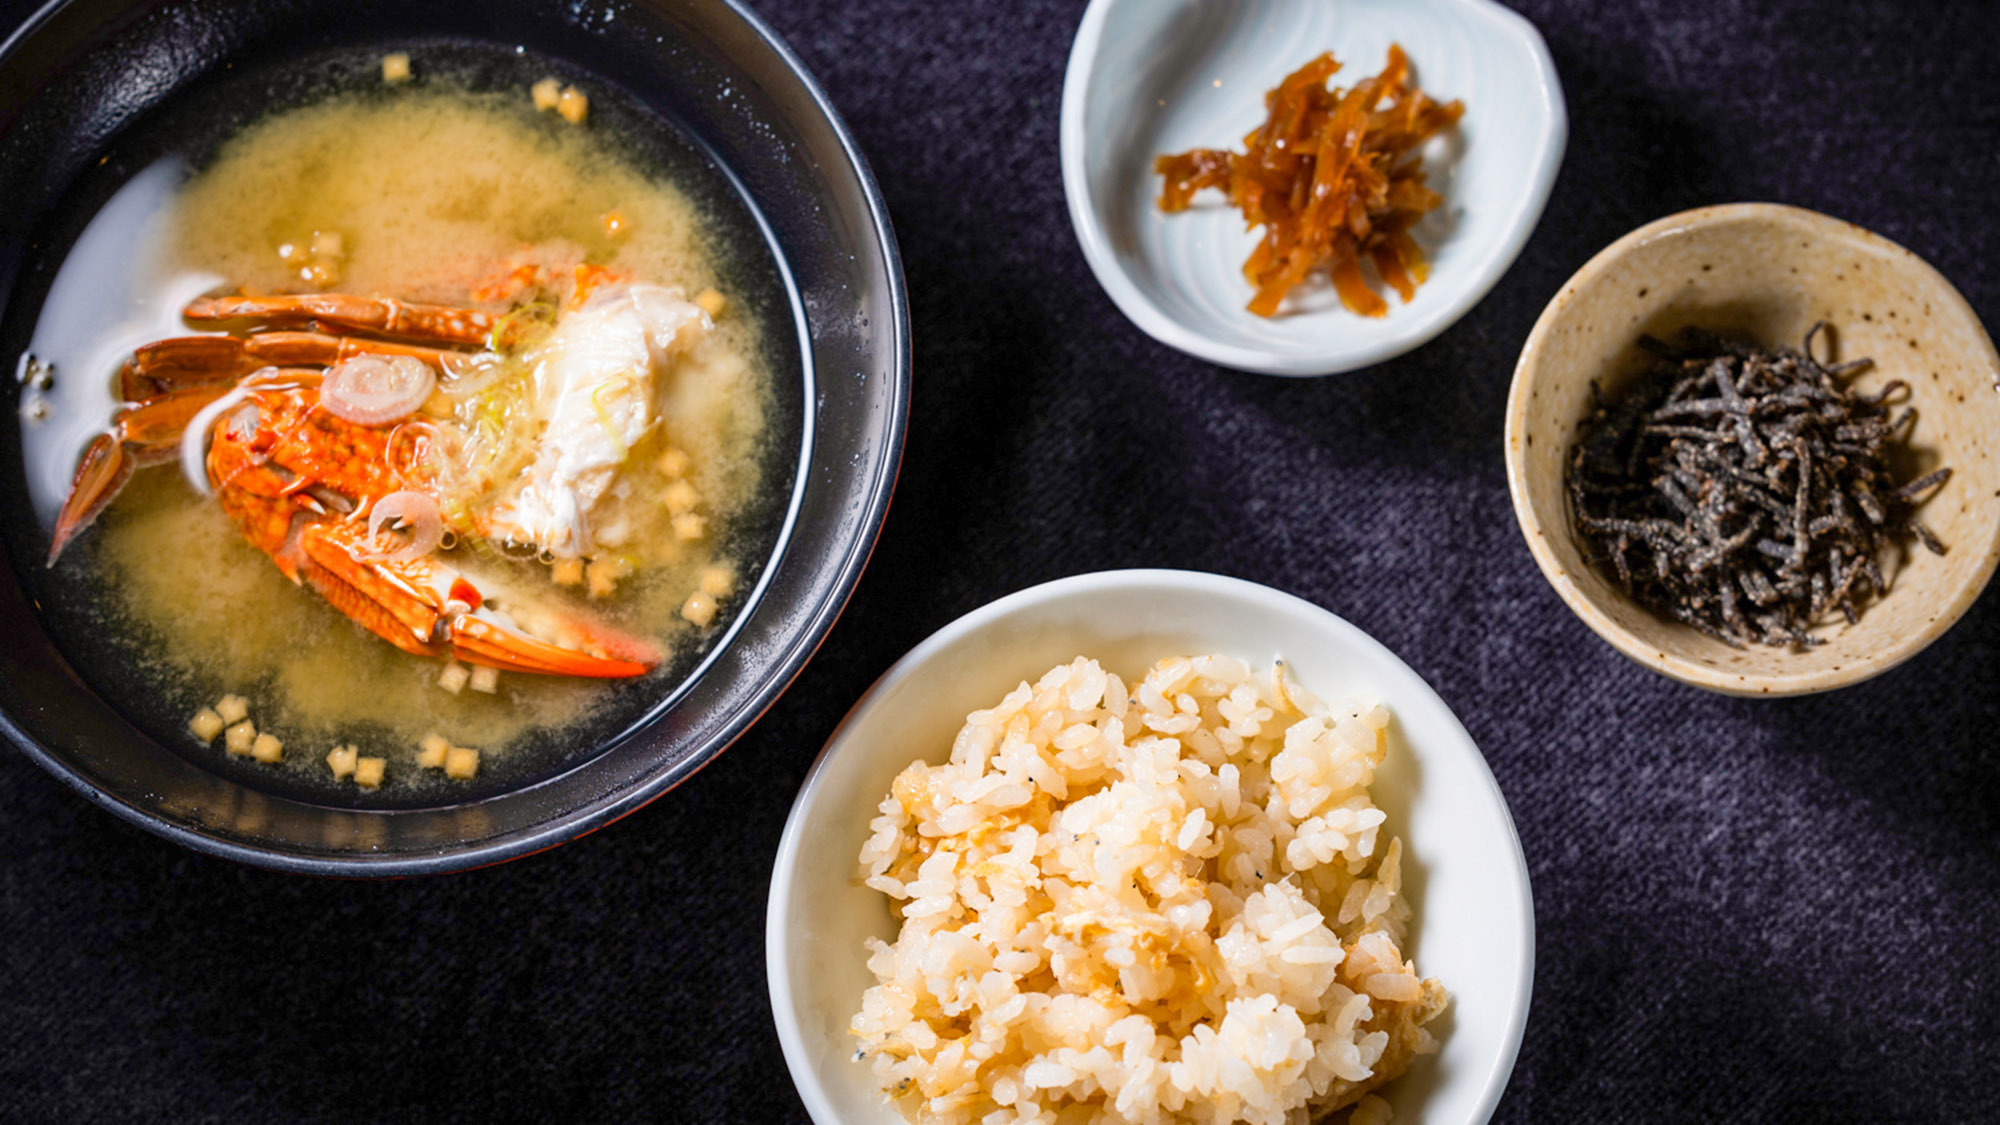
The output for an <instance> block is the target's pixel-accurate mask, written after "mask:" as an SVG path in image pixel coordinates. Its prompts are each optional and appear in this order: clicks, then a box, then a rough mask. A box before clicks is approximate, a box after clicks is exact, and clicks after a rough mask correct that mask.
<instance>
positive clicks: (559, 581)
mask: <svg viewBox="0 0 2000 1125" xmlns="http://www.w3.org/2000/svg"><path fill="white" fill-rule="evenodd" d="M549 578H550V579H552V580H553V581H554V582H555V584H556V585H558V586H581V585H583V560H582V559H557V560H556V561H555V563H554V565H552V566H550V567H549Z"/></svg>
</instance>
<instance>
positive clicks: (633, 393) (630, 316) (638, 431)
mask: <svg viewBox="0 0 2000 1125" xmlns="http://www.w3.org/2000/svg"><path fill="white" fill-rule="evenodd" d="M713 326H714V324H713V322H712V321H711V320H709V317H708V314H707V313H705V312H703V311H702V310H701V309H700V307H698V306H696V305H695V304H693V303H692V302H690V301H688V300H686V299H685V298H684V297H683V296H682V295H681V291H680V290H679V289H670V288H667V287H665V286H659V285H637V284H632V285H628V284H617V285H606V286H603V287H601V288H599V289H598V290H597V291H596V292H595V293H592V294H591V296H590V298H589V299H588V300H587V301H585V302H584V305H583V307H582V308H580V309H577V310H575V311H574V312H571V313H569V314H568V315H566V316H564V317H563V318H562V320H560V321H559V322H558V323H557V324H556V327H555V330H554V332H552V333H551V334H550V336H549V338H548V340H547V341H546V342H545V343H543V344H541V345H540V346H539V347H538V348H537V349H536V350H535V352H534V354H533V355H532V356H531V357H530V359H531V362H532V363H533V364H534V371H535V387H536V397H537V412H538V414H539V415H540V417H542V418H545V419H547V427H546V429H544V430H543V432H542V436H541V440H540V443H539V448H538V452H537V453H536V455H535V462H534V464H533V465H532V466H530V467H529V469H528V472H527V474H526V475H525V476H524V477H523V478H522V481H521V484H520V486H519V488H518V490H517V491H516V492H515V493H514V494H513V495H512V496H510V497H507V498H506V499H504V500H503V501H502V502H501V504H500V505H499V506H498V507H497V510H496V512H495V521H494V533H495V534H496V535H498V536H500V537H503V538H506V539H508V540H511V541H512V542H515V543H532V544H534V545H535V546H536V547H537V548H539V549H540V550H544V551H548V552H550V553H552V554H554V555H556V556H558V557H561V558H575V557H578V556H581V555H587V554H589V553H590V552H591V531H590V518H591V513H592V509H594V508H595V507H596V505H597V502H598V501H599V500H600V499H602V498H603V496H604V494H605V492H606V491H607V490H608V489H610V487H611V485H612V484H613V482H614V481H615V480H616V479H617V476H618V469H619V467H620V466H621V465H623V464H624V463H625V458H626V455H627V454H628V453H629V452H630V450H631V448H632V447H633V446H634V445H636V444H637V443H638V441H639V439H640V438H642V437H644V436H645V434H646V431H647V430H649V429H651V428H652V427H653V424H654V422H655V421H657V410H656V406H655V402H654V399H655V394H654V391H655V387H656V383H657V380H658V377H659V376H660V375H661V374H662V373H663V372H664V371H665V370H666V368H667V365H668V363H669V362H670V361H671V358H672V353H673V352H674V350H675V349H676V348H677V347H680V346H682V345H685V344H687V343H690V342H692V341H693V340H695V339H698V338H699V337H700V336H701V334H703V333H705V332H707V331H708V330H709V329H710V328H712V327H713Z"/></svg>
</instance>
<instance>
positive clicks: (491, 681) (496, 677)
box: [472, 664, 500, 695]
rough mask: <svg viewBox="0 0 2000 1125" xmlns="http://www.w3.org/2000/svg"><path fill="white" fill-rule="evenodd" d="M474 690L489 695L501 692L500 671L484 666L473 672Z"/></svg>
mask: <svg viewBox="0 0 2000 1125" xmlns="http://www.w3.org/2000/svg"><path fill="white" fill-rule="evenodd" d="M472 690H473V691H483V692H485V693H486V694H488V695H492V694H493V693H494V692H496V691H499V690H500V669H498V668H488V667H486V666H485V665H484V664H481V665H479V666H478V667H476V668H474V669H473V670H472Z"/></svg>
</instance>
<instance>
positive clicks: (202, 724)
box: [188, 707, 228, 742]
mask: <svg viewBox="0 0 2000 1125" xmlns="http://www.w3.org/2000/svg"><path fill="white" fill-rule="evenodd" d="M227 725H228V724H226V723H224V722H223V721H222V716H221V715H218V714H216V712H215V708H213V707H204V708H202V709H201V710H199V711H196V712H195V713H194V718H192V719H189V720H188V730H190V731H193V732H194V736H195V737H196V738H199V739H201V740H202V741H203V742H214V741H215V736H216V735H218V734H221V733H222V728H223V727H224V726H227Z"/></svg>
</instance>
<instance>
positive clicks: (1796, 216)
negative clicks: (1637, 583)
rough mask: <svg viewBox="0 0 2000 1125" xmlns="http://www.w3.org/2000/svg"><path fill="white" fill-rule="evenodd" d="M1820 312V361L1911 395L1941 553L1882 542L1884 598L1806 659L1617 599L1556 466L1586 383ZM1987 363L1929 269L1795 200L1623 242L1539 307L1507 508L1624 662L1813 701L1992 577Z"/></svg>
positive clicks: (1992, 428)
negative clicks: (1683, 345)
mask: <svg viewBox="0 0 2000 1125" xmlns="http://www.w3.org/2000/svg"><path fill="white" fill-rule="evenodd" d="M1820 321H1825V322H1826V323H1827V324H1828V325H1829V331H1827V332H1826V333H1825V335H1824V336H1823V337H1822V338H1821V339H1820V340H1818V341H1816V346H1817V348H1818V353H1817V354H1819V356H1820V358H1821V359H1822V360H1825V359H1826V358H1827V357H1828V345H1829V344H1830V345H1831V353H1832V358H1833V359H1835V360H1841V361H1845V360H1850V359H1856V358H1860V357H1863V356H1866V357H1871V358H1873V359H1874V360H1875V366H1874V367H1873V368H1872V369H1870V370H1868V371H1866V372H1864V373H1862V374H1861V375H1859V376H1857V377H1856V378H1855V380H1854V383H1853V385H1854V386H1855V387H1856V388H1857V389H1859V390H1860V391H1863V392H1868V391H1872V390H1876V389H1879V388H1881V387H1882V386H1883V385H1885V384H1887V383H1888V382H1890V381H1891V380H1901V381H1902V382H1904V383H1907V384H1908V385H1909V392H1908V396H1909V397H1908V401H1909V405H1911V406H1913V407H1915V409H1916V411H1917V415H1916V422H1915V425H1914V428H1913V430H1912V431H1911V432H1910V434H1909V440H1908V453H1909V456H1908V459H1907V464H1904V465H1901V466H1898V468H1899V469H1900V470H1901V472H1902V474H1903V475H1904V478H1905V479H1909V478H1910V477H1913V476H1915V475H1918V474H1921V473H1924V472H1928V471H1929V470H1931V469H1933V468H1936V467H1938V466H1940V465H1949V466H1950V467H1951V469H1952V473H1953V475H1952V478H1951V480H1950V482H1949V483H1947V484H1946V485H1945V486H1944V487H1943V488H1942V489H1941V490H1940V491H1939V492H1937V493H1936V494H1935V496H1934V497H1933V498H1932V499H1931V500H1930V501H1929V502H1927V503H1926V504H1925V505H1924V506H1923V507H1922V508H1921V509H1919V511H1918V513H1917V516H1918V518H1919V519H1920V520H1921V521H1923V522H1924V523H1925V524H1926V525H1927V526H1928V527H1929V528H1930V529H1931V530H1932V531H1934V532H1935V533H1936V534H1937V536H1938V538H1939V539H1941V540H1943V542H1944V544H1945V545H1946V547H1947V548H1948V553H1947V554H1945V555H1944V556H1943V557H1938V556H1935V555H1932V554H1931V553H1930V552H1928V551H1925V550H1923V549H1921V548H1916V549H1914V550H1912V549H1907V545H1906V549H1902V550H1899V551H1892V552H1891V557H1890V558H1888V559H1885V560H1884V570H1885V573H1886V575H1887V577H1888V579H1889V581H1890V584H1891V592H1890V594H1889V595H1888V596H1887V597H1886V598H1883V599H1882V600H1881V601H1879V602H1877V603H1874V604H1871V605H1870V606H1869V607H1868V608H1867V611H1866V612H1865V613H1864V614H1862V616H1861V620H1860V622H1859V623H1858V624H1855V625H1851V626H1850V625H1847V624H1846V623H1845V622H1839V623H1829V624H1826V625H1823V626H1822V627H1820V628H1819V629H1816V630H1815V632H1816V633H1817V634H1818V635H1820V636H1822V637H1823V638H1824V639H1825V641H1826V643H1825V644H1823V645H1820V646H1818V647H1815V648H1811V649H1807V650H1803V651H1788V650H1776V649H1770V648H1761V647H1759V648H1748V649H1742V650H1738V649H1733V648H1730V647H1729V646H1728V645H1725V644H1723V643H1721V642H1719V641H1716V640H1714V639H1712V638H1709V637H1707V636H1704V635H1702V634H1701V633H1699V632H1697V631H1695V630H1694V629H1691V628H1688V627H1686V626H1683V625H1679V624H1676V623H1672V622H1669V621H1666V620H1664V619H1662V618H1660V617H1657V616H1655V615H1653V614H1652V613H1651V612H1649V611H1647V610H1645V609H1643V608H1641V607H1640V606H1638V605H1637V604H1636V603H1634V602H1632V601H1631V600H1630V599H1628V598H1627V597H1626V596H1625V595H1624V593H1623V592H1622V591H1621V590H1620V589H1619V588H1618V586H1617V585H1616V582H1615V580H1613V579H1612V578H1611V577H1610V576H1609V575H1608V574H1607V573H1606V572H1605V571H1603V570H1600V569H1599V568H1598V567H1597V566H1595V565H1593V564H1592V563H1590V562H1589V561H1587V559H1586V558H1585V556H1584V552H1583V547H1582V544H1581V542H1580V541H1579V539H1578V537H1577V535H1576V533H1575V530H1574V527H1573V525H1572V523H1571V520H1570V511H1569V501H1568V497H1567V494H1566V491H1565V489H1564V484H1563V480H1564V467H1565V463H1566V459H1567V457H1568V455H1569V450H1570V446H1571V443H1572V442H1573V441H1574V439H1575V435H1576V429H1577V425H1578V423H1579V422H1580V421H1581V420H1582V419H1583V418H1585V417H1586V416H1587V415H1588V413H1589V410H1590V407H1591V399H1590V386H1591V382H1592V380H1599V381H1601V382H1602V383H1603V385H1604V387H1605V389H1606V392H1607V394H1612V393H1615V391H1616V388H1617V386H1618V383H1619V381H1620V380H1621V379H1624V378H1629V377H1630V376H1632V375H1633V374H1634V373H1636V372H1638V371H1640V370H1643V369H1644V368H1645V366H1646V365H1647V360H1646V357H1645V356H1644V354H1643V353H1642V352H1641V351H1640V349H1639V348H1638V345H1637V341H1638V338H1639V337H1640V336H1641V335H1642V334H1650V335H1653V336H1655V337H1661V338H1669V337H1671V336H1672V335H1673V334H1674V333H1676V332H1678V331H1679V330H1680V329H1681V328H1683V327H1686V326H1690V325H1692V326H1697V327H1700V328H1703V329H1708V330H1712V331H1716V332H1721V333H1725V334H1729V335H1734V336H1741V337H1745V338H1750V339H1755V340H1757V341H1758V342H1760V343H1763V344H1765V345H1767V346H1775V345H1781V344H1782V345H1788V346H1791V347H1798V346H1799V345H1800V342H1801V341H1802V340H1803V339H1804V337H1805V334H1806V331H1807V330H1808V329H1809V328H1811V327H1812V325H1814V324H1815V323H1818V322H1820ZM1996 379H2000V360H1997V359H1996V357H1995V354H1994V349H1993V344H1992V341H1991V340H1990V339H1988V337H1987V335H1986V332H1985V330H1984V329H1983V328H1982V327H1981V325H1980V323H1979V319H1978V317H1977V316H1976V315H1974V313H1973V312H1972V310H1971V308H1970V307H1969V306H1967V305H1966V303H1965V300H1964V299H1963V298H1962V297H1960V296H1959V294H1958V293H1957V291H1956V290H1954V289H1953V288H1952V287H1951V284H1950V283H1949V282H1947V281H1946V280H1945V279H1944V278H1943V277H1942V276H1940V275H1939V274H1938V273H1937V271H1936V270H1934V269H1932V268H1931V267H1930V266H1929V265H1927V264H1926V263H1925V262H1923V261H1922V260H1921V259H1919V258H1918V257H1917V256H1916V255H1914V254H1911V253H1910V252H1909V251H1907V250H1905V249H1903V248H1902V247H1900V246H1897V245H1895V244H1894V243H1891V242H1889V241H1887V240H1885V239H1883V238H1880V237H1878V236H1876V235H1873V234H1870V233H1868V232H1867V231H1864V230H1862V229H1860V228H1859V227H1856V226H1853V225H1852V224H1849V223H1844V222H1841V221H1839V220H1837V219H1832V218H1828V217H1826V216H1824V215H1818V214H1814V213H1812V212H1809V211H1801V210H1799V209H1796V208H1790V207H1780V206H1774V205H1768V204H1749V205H1735V206H1728V207H1715V208H1708V209H1704V210H1701V211H1694V212H1689V213H1687V214H1685V215H1677V216H1673V217H1671V218H1668V219H1663V220H1661V221H1660V222H1657V223H1654V224H1652V225H1651V226H1648V227H1646V228H1643V229H1642V230H1640V231H1637V232H1634V233H1633V234H1632V235H1629V236H1627V237H1626V238H1625V239H1623V240H1621V241H1620V242H1618V243H1615V244H1614V245H1613V246H1612V247H1611V248H1609V249H1607V250H1606V251H1604V252H1603V253H1602V254H1600V255H1599V256H1598V257H1597V258H1595V259H1593V260H1592V261H1591V262H1590V263H1589V264H1588V265H1586V266H1585V267H1584V268H1583V270H1582V271H1580V272H1579V273H1578V274H1577V276H1576V277H1575V278H1573V279H1572V280H1571V281H1570V282H1569V283H1568V284H1567V285H1565V286H1564V287H1563V289H1562V291H1561V292H1560V293H1559V294H1558V295H1557V296H1556V299H1555V300H1554V301H1553V302H1552V303H1551V304H1550V305H1549V308H1548V310H1547V311H1546V312H1544V313H1543V314H1542V319H1541V321H1540V322H1539V323H1538V324H1537V325H1536V326H1535V330H1534V333H1533V335H1532V336H1531V337H1530V338H1529V341H1528V344H1527V347H1526V348H1525V349H1524V350H1523V352H1522V355H1521V361H1520V366H1519V369H1518V370H1517V371H1516V373H1515V378H1514V390H1513V395H1512V400H1511V402H1510V404H1509V415H1508V438H1507V456H1508V461H1509V469H1510V477H1511V478H1512V482H1513V488H1514V496H1515V506H1516V511H1517V514H1518V515H1519V516H1520V519H1521V524H1522V528H1523V530H1524V531H1525V532H1526V533H1527V535H1528V539H1529V544H1530V546H1531V548H1532V549H1533V550H1534V552H1535V555H1536V558H1537V560H1538V561H1539V562H1540V563H1541V565H1542V568H1543V570H1544V571H1545V572H1546V573H1547V574H1548V576H1549V578H1550V580H1551V581H1552V582H1554V583H1555V585H1556V588H1557V590H1558V591H1559V592H1560V593H1561V594H1562V596H1563V598H1564V600H1566V601H1568V602H1569V603H1570V605H1571V606H1572V607H1573V608H1574V609H1576V610H1577V612H1578V613H1579V614H1580V615H1582V616H1583V618H1584V620H1585V621H1587V622H1588V623H1589V624H1590V625H1591V627H1592V628H1594V629H1596V630H1597V631H1598V632H1599V633H1600V634H1602V635H1603V636H1604V637H1605V638H1606V639H1607V640H1609V641H1611V642H1612V643H1613V644H1614V645H1616V646H1618V648H1619V649H1621V650H1622V651H1624V652H1625V653H1627V654H1628V655H1630V656H1633V657H1634V658H1635V659H1638V660H1640V661H1641V662H1642V663H1646V664H1649V665H1652V666H1654V667H1657V668H1659V669H1661V670H1662V671H1665V672H1667V673H1668V674H1669V675H1672V676H1675V677H1677V678H1679V679H1683V680H1686V681H1689V682H1691V683H1698V684H1701V685H1703V686H1706V687H1712V688H1716V689H1718V690H1723V691H1732V692H1738V693H1744V694H1762V693H1791V692H1803V691H1818V690H1824V689H1826V688H1830V687H1835V686H1838V685H1840V684H1844V683H1851V682H1854V681H1856V680H1859V679H1863V678H1865V677H1867V676H1869V675H1873V674H1875V673H1877V672H1881V671H1883V670H1886V669H1887V668H1890V667H1892V666H1894V665H1895V664H1897V663H1898V662H1900V661H1902V660H1904V659H1906V658H1908V657H1909V656H1911V655H1913V654H1914V653H1915V652H1917V651H1918V650H1919V649H1921V648H1922V647H1923V646H1924V645H1925V644H1927V643H1929V642H1930V641H1931V640H1932V639H1934V638H1935V637H1936V636H1937V635H1938V634H1940V633H1942V632H1943V631H1944V629H1946V628H1948V627H1949V626H1950V624H1951V623H1952V622H1953V621H1955V620H1957V618H1958V616H1959V615H1960V614H1961V613H1963V612H1964V610H1965V609H1966V607H1967V606H1969V605H1970V604H1971V602H1972V600H1973V599H1974V598H1976V597H1977V596H1978V594H1979V591H1980V590H1981V589H1982V588H1983V587H1984V586H1985V583H1986V580H1987V579H1988V577H1990V576H1991V574H1992V571H1993V565H1994V560H1995V555H1996V543H2000V501H1996V498H1995V497H1996V490H2000V459H1996V449H1995V442H1996V436H2000V390H1996Z"/></svg>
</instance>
